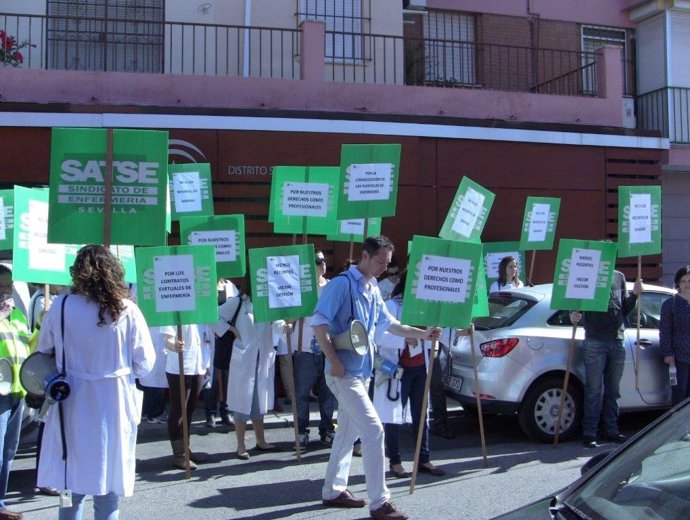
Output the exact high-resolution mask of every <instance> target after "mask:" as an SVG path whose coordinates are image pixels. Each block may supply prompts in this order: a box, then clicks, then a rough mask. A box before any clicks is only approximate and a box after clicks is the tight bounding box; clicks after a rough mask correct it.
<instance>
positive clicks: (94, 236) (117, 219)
mask: <svg viewBox="0 0 690 520" xmlns="http://www.w3.org/2000/svg"><path fill="white" fill-rule="evenodd" d="M107 133H108V132H107V130H106V129H102V128H54V129H53V132H52V142H51V149H50V216H49V221H48V241H49V242H51V243H54V242H57V243H59V242H62V243H85V242H88V243H95V244H102V243H104V240H103V236H104V235H103V223H104V214H103V212H104V200H103V199H104V196H103V194H104V192H105V186H104V180H103V179H104V175H105V171H106V166H105V160H106V145H107ZM167 169H168V132H159V131H152V130H114V131H113V182H112V198H111V202H112V209H111V226H110V228H111V229H110V234H111V237H110V243H111V244H125V245H127V244H134V245H162V244H165V239H166V233H165V226H166V213H165V210H166V203H165V198H166V196H167Z"/></svg>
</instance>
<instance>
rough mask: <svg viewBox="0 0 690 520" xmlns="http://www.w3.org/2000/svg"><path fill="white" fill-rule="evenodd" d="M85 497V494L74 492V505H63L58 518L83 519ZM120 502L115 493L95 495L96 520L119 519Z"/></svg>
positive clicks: (59, 519) (94, 511)
mask: <svg viewBox="0 0 690 520" xmlns="http://www.w3.org/2000/svg"><path fill="white" fill-rule="evenodd" d="M84 497H85V495H80V494H79V493H72V507H61V508H60V509H59V513H58V520H81V515H82V512H83V510H84ZM118 502H119V499H118V497H117V495H116V494H115V493H108V494H107V495H94V497H93V517H94V520H117V519H118V518H120V510H119V505H118Z"/></svg>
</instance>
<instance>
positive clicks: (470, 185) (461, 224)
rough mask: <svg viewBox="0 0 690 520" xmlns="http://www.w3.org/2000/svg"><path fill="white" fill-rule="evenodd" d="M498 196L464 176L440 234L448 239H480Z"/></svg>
mask: <svg viewBox="0 0 690 520" xmlns="http://www.w3.org/2000/svg"><path fill="white" fill-rule="evenodd" d="M495 198H496V196H495V195H494V194H493V193H492V192H490V191H489V190H487V189H486V188H483V187H482V186H480V185H479V184H477V183H476V182H474V181H473V180H471V179H469V178H468V177H463V178H462V181H460V186H458V191H457V192H456V193H455V198H454V199H453V203H452V204H451V206H450V210H449V211H448V215H447V216H446V220H445V222H444V223H443V227H441V232H440V233H439V234H438V236H440V237H441V238H445V239H446V240H479V239H480V237H481V235H482V230H483V229H484V224H486V219H487V218H488V217H489V211H491V206H492V205H493V203H494V199H495Z"/></svg>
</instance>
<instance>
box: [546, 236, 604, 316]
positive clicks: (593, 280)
mask: <svg viewBox="0 0 690 520" xmlns="http://www.w3.org/2000/svg"><path fill="white" fill-rule="evenodd" d="M615 267H616V244H614V243H613V242H600V241H596V240H572V239H563V240H561V241H560V243H559V245H558V257H557V260H556V270H555V273H554V280H553V292H552V295H551V308H552V309H554V310H573V311H606V309H608V305H609V298H610V296H611V281H612V280H613V271H614V269H615Z"/></svg>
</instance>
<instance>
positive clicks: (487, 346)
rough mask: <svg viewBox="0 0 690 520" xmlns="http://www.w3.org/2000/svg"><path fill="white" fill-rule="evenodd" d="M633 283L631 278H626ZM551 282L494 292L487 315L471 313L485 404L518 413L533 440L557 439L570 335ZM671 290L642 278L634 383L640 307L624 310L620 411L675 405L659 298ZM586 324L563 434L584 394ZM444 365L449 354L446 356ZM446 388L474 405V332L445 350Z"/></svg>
mask: <svg viewBox="0 0 690 520" xmlns="http://www.w3.org/2000/svg"><path fill="white" fill-rule="evenodd" d="M628 288H629V289H632V284H630V285H629V287H628ZM551 289H552V284H544V285H537V286H534V287H525V288H521V289H514V290H510V291H502V292H497V293H492V294H491V295H490V296H489V312H490V315H489V316H487V317H482V318H475V319H474V320H473V322H474V325H475V333H474V343H475V349H476V350H475V356H476V359H477V372H478V378H479V387H478V388H479V390H478V391H479V394H480V398H481V404H482V411H483V412H486V413H502V414H517V418H518V422H519V424H520V428H521V429H522V430H523V431H524V432H525V433H526V434H527V435H528V436H530V437H532V438H533V439H536V440H539V441H543V442H552V441H553V439H554V436H555V434H556V424H557V421H558V410H559V407H560V402H561V394H562V389H563V379H564V375H565V368H566V363H567V358H568V349H569V346H570V342H571V337H572V329H573V327H572V325H571V323H570V318H569V315H568V311H554V310H551V308H550V305H551ZM673 294H674V291H673V290H671V289H667V288H665V287H658V286H654V285H648V284H645V290H644V292H643V294H642V297H641V299H640V301H638V305H639V304H640V303H641V305H642V306H641V308H640V349H639V384H636V376H635V365H636V364H637V357H636V344H637V327H636V323H637V310H636V309H635V310H633V311H632V312H631V313H630V314H629V315H628V317H627V320H628V324H627V325H628V328H627V329H626V331H625V339H624V342H623V343H624V347H625V349H626V354H627V355H626V360H625V368H624V371H623V378H622V380H621V385H620V391H621V398H620V399H619V401H618V404H619V406H620V410H621V411H623V412H627V411H633V410H641V409H650V408H662V407H669V406H670V402H671V400H670V386H669V383H668V367H667V365H666V364H665V363H664V362H663V357H662V355H661V352H660V351H659V330H658V328H659V316H660V314H661V304H662V303H663V302H664V301H665V300H666V299H667V298H669V297H670V296H671V295H673ZM583 339H584V329H583V327H581V326H579V327H577V331H576V348H575V354H574V360H573V365H572V371H571V376H570V379H569V384H568V391H567V393H566V397H565V403H564V409H563V417H562V420H561V425H562V426H561V431H560V434H559V438H560V439H567V438H568V437H571V436H573V435H575V434H577V433H579V429H580V421H581V419H582V401H583V395H584V381H585V376H584V362H583V357H582V345H581V343H582V340H583ZM441 361H442V366H443V362H444V358H443V357H442V358H441ZM445 362H446V365H445V372H444V375H443V381H444V387H445V390H446V392H447V393H448V394H449V395H450V396H451V397H453V398H455V399H457V400H458V401H459V402H460V403H461V404H462V406H463V407H464V408H470V409H476V392H477V384H476V383H475V378H474V373H473V369H472V355H471V351H470V339H469V337H467V336H461V337H460V338H459V339H458V341H456V343H455V344H454V345H452V346H451V349H450V355H449V356H446V357H445Z"/></svg>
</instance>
